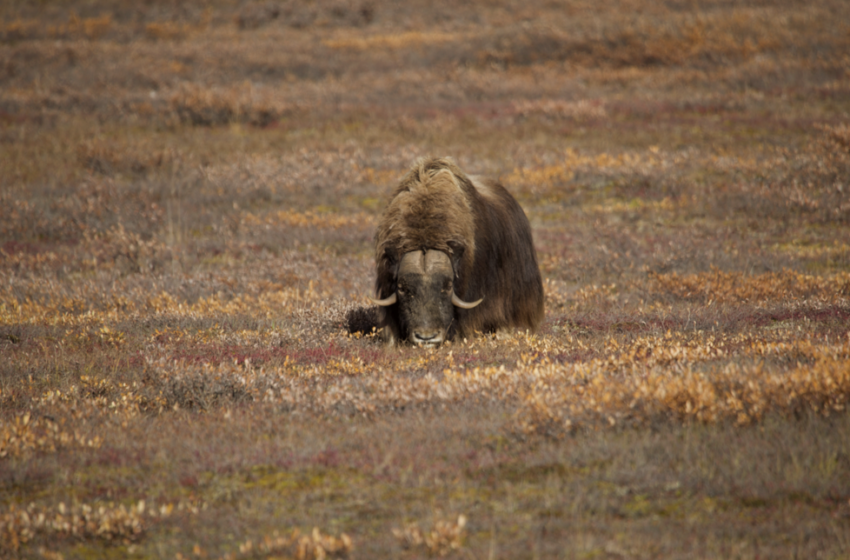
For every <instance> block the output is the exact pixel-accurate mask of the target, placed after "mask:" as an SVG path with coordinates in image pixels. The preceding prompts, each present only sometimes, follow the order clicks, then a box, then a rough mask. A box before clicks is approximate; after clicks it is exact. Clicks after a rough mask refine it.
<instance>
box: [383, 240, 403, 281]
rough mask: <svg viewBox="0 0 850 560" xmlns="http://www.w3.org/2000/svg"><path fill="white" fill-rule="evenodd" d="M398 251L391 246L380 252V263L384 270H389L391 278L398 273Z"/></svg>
mask: <svg viewBox="0 0 850 560" xmlns="http://www.w3.org/2000/svg"><path fill="white" fill-rule="evenodd" d="M398 262H399V258H398V251H396V250H395V249H394V248H392V247H387V248H386V249H384V252H383V253H381V264H382V265H383V268H384V270H386V271H388V272H391V273H392V275H393V278H395V277H396V276H397V275H398Z"/></svg>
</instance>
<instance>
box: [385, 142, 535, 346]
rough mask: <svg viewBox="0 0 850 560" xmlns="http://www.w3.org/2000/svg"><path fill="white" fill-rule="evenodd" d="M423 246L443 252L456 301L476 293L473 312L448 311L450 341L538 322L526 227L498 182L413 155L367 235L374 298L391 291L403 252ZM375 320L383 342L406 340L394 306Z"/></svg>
mask: <svg viewBox="0 0 850 560" xmlns="http://www.w3.org/2000/svg"><path fill="white" fill-rule="evenodd" d="M427 249H435V250H438V251H442V252H444V253H446V254H447V255H448V256H449V258H450V259H451V261H452V266H453V268H454V274H455V281H454V291H455V293H456V294H457V295H458V296H459V297H460V298H461V299H463V300H465V301H475V300H478V299H479V298H484V301H483V303H481V304H480V305H479V306H478V307H475V308H473V309H469V310H466V309H460V308H455V310H454V313H455V317H454V322H453V325H452V328H451V331H450V333H449V337H450V338H451V336H453V335H459V336H462V337H465V336H470V335H472V334H473V333H474V332H476V331H479V332H493V331H495V330H497V329H500V328H507V327H517V328H523V329H530V330H536V329H537V327H538V326H539V325H540V322H541V321H542V320H543V283H542V281H541V278H540V270H539V268H538V266H537V256H536V254H535V251H534V244H533V240H532V236H531V227H530V225H529V223H528V219H527V218H526V216H525V213H524V212H523V211H522V208H520V206H519V204H517V202H516V200H515V199H514V198H513V197H512V196H511V195H510V193H508V191H507V190H505V188H504V187H502V186H501V185H500V184H498V183H496V182H494V181H487V182H478V181H473V180H472V179H470V178H469V177H468V176H467V175H466V174H465V173H464V172H463V171H461V169H460V168H459V167H458V166H457V165H456V164H455V163H454V162H453V161H452V160H451V159H448V158H445V159H420V160H418V161H417V162H416V163H415V164H414V165H413V166H412V167H411V169H410V171H408V173H407V174H406V175H405V176H404V178H403V179H402V180H401V183H400V184H399V186H398V187H397V188H396V189H395V191H394V192H393V194H392V197H391V199H390V202H389V204H388V206H387V208H386V210H385V211H384V215H383V218H382V219H381V221H380V224H379V225H378V231H377V233H376V235H375V250H376V253H375V259H376V265H377V278H376V281H375V287H376V292H377V295H378V297H379V298H386V297H388V296H390V295H392V294H393V293H395V292H396V289H397V285H396V280H397V275H398V264H399V262H400V260H401V258H402V257H403V256H404V255H405V254H406V253H408V252H410V251H417V250H427ZM377 317H378V322H379V324H378V325H377V326H379V327H384V328H385V329H386V331H388V332H386V335H387V336H386V338H387V339H388V340H391V341H392V340H399V341H401V340H405V339H407V337H408V335H409V333H408V332H407V329H406V326H405V325H404V324H402V321H401V320H400V315H399V310H398V305H396V304H394V305H390V306H389V307H381V308H379V309H378V310H377Z"/></svg>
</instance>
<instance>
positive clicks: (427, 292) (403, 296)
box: [375, 249, 483, 346]
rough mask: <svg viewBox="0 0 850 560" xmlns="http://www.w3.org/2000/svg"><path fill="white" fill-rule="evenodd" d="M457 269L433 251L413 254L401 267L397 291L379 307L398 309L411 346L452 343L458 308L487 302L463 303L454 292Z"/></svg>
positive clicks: (411, 253)
mask: <svg viewBox="0 0 850 560" xmlns="http://www.w3.org/2000/svg"><path fill="white" fill-rule="evenodd" d="M454 277H455V273H454V268H453V266H452V261H451V259H450V258H449V256H448V255H447V254H446V253H444V252H442V251H436V250H433V249H425V250H419V251H410V252H408V253H405V254H404V256H402V258H401V261H400V262H399V264H398V273H397V276H396V282H395V284H396V291H395V293H393V294H392V295H390V296H389V297H387V298H384V299H382V300H375V303H376V304H378V305H379V306H389V305H397V306H398V314H399V318H400V319H401V322H402V324H404V325H405V326H406V331H407V332H406V334H407V338H408V340H410V342H412V343H414V344H417V345H419V346H437V345H439V344H441V343H442V342H443V341H444V340H446V339H448V336H449V329H450V328H451V326H452V321H453V320H454V306H457V307H461V308H463V309H472V308H473V307H475V306H476V305H478V304H479V303H481V302H482V301H483V298H482V299H479V300H478V301H474V302H472V303H467V302H465V301H463V300H461V299H460V298H459V297H458V296H457V295H456V294H455V292H454Z"/></svg>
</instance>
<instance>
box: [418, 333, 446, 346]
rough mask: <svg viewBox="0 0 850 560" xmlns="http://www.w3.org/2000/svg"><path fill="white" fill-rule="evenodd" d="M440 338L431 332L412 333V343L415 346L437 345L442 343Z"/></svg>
mask: <svg viewBox="0 0 850 560" xmlns="http://www.w3.org/2000/svg"><path fill="white" fill-rule="evenodd" d="M442 340H443V339H442V337H441V336H439V333H437V332H432V333H427V332H415V333H413V341H414V342H415V343H416V344H438V343H440V342H442Z"/></svg>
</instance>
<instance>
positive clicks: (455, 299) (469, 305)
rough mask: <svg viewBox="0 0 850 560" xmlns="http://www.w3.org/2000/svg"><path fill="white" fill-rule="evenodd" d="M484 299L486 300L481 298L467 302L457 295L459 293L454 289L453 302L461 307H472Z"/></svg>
mask: <svg viewBox="0 0 850 560" xmlns="http://www.w3.org/2000/svg"><path fill="white" fill-rule="evenodd" d="M482 301H484V298H481V299H479V300H478V301H473V302H472V303H466V302H465V301H463V300H462V299H460V298H459V297H457V294H456V293H454V291H452V303H453V304H454V305H456V306H457V307H460V308H461V309H472V308H473V307H475V306H476V305H478V304H479V303H481V302H482Z"/></svg>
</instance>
